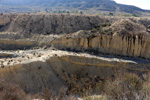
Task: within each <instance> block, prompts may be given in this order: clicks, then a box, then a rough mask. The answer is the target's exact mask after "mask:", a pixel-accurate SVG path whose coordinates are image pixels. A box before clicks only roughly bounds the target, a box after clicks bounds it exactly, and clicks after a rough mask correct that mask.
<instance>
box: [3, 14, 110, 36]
mask: <svg viewBox="0 0 150 100" xmlns="http://www.w3.org/2000/svg"><path fill="white" fill-rule="evenodd" d="M107 21H108V20H107V19H105V18H100V17H98V16H84V15H83V16H81V15H47V14H44V15H42V14H23V15H18V16H17V17H16V18H15V19H14V20H13V21H12V22H11V24H10V25H9V27H8V28H6V29H5V31H7V32H19V33H21V34H22V33H28V34H29V33H31V34H35V33H36V34H62V33H72V32H76V31H79V30H89V29H92V28H94V27H96V26H98V25H99V24H101V23H104V22H105V23H106V22H107Z"/></svg>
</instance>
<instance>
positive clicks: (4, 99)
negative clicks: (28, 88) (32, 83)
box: [0, 80, 29, 100]
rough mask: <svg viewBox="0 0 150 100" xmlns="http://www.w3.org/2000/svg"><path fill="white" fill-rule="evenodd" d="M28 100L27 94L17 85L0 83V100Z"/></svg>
mask: <svg viewBox="0 0 150 100" xmlns="http://www.w3.org/2000/svg"><path fill="white" fill-rule="evenodd" d="M27 99H28V100H29V98H28V96H27V94H26V93H25V92H24V91H23V90H22V88H20V87H19V86H18V85H16V84H13V83H9V82H6V81H2V80H1V81H0V100H27Z"/></svg>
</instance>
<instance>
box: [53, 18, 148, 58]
mask: <svg viewBox="0 0 150 100" xmlns="http://www.w3.org/2000/svg"><path fill="white" fill-rule="evenodd" d="M103 31H104V32H103ZM105 31H107V32H105ZM95 32H96V35H95V33H93V32H92V31H90V32H86V31H80V32H77V33H74V34H72V35H70V36H67V37H62V38H59V39H56V40H55V41H53V42H52V44H53V45H54V47H56V48H58V49H63V50H72V51H90V52H96V53H103V54H110V55H120V56H130V57H136V58H137V57H140V58H148V59H150V47H149V45H150V39H149V37H150V35H149V33H148V32H147V29H146V28H145V27H144V26H143V25H142V24H139V23H135V22H132V21H131V20H126V19H124V20H122V21H117V22H115V23H113V24H112V25H111V26H109V27H104V28H102V29H101V30H100V31H99V30H98V31H95ZM89 33H90V34H89ZM83 34H89V35H87V36H86V35H83Z"/></svg>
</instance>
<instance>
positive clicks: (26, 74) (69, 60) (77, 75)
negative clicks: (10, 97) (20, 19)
mask: <svg viewBox="0 0 150 100" xmlns="http://www.w3.org/2000/svg"><path fill="white" fill-rule="evenodd" d="M139 66H143V67H142V68H141V67H139ZM148 66H149V65H148V64H147V67H146V64H143V65H142V64H134V63H125V62H116V61H111V62H109V61H105V60H100V59H96V58H88V57H83V56H80V57H78V56H63V57H51V58H49V59H47V60H46V62H41V61H35V62H31V63H28V64H22V65H14V66H10V67H5V68H1V69H0V78H2V79H5V80H6V81H7V80H8V81H11V82H14V83H17V84H19V85H20V86H21V87H22V88H23V89H24V90H25V91H26V92H27V93H38V92H40V91H42V90H43V89H45V88H48V89H51V90H54V91H55V92H58V90H59V89H60V88H61V87H66V89H69V88H76V87H73V86H74V85H79V87H81V88H83V87H82V85H84V84H79V83H80V80H82V79H85V80H82V81H86V80H90V82H95V78H96V79H97V80H102V81H103V80H105V79H106V78H114V77H115V74H116V73H117V72H118V71H120V70H121V71H122V72H125V71H133V72H134V71H136V73H138V74H141V73H143V72H146V71H148V70H150V69H149V67H148ZM84 83H85V82H84ZM69 84H71V85H72V87H69V86H70V85H69Z"/></svg>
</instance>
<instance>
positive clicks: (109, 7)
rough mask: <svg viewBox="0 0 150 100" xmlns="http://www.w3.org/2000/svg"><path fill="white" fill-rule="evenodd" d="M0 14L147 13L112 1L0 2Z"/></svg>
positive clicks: (27, 0)
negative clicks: (41, 11) (53, 11)
mask: <svg viewBox="0 0 150 100" xmlns="http://www.w3.org/2000/svg"><path fill="white" fill-rule="evenodd" d="M0 8H1V10H0V12H38V11H39V10H43V9H44V10H46V11H47V12H49V11H51V10H61V9H67V10H69V9H72V10H83V11H87V10H89V9H94V11H96V12H99V11H104V12H105V11H106V12H124V13H136V14H141V13H142V12H149V11H147V10H143V9H140V8H138V7H135V6H129V5H122V4H117V3H116V2H115V1H112V0H15V1H14V0H1V1H0Z"/></svg>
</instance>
